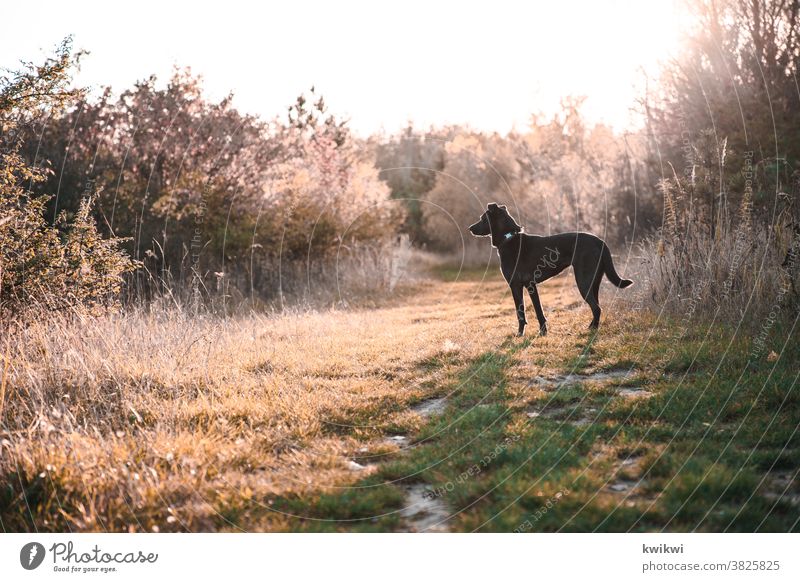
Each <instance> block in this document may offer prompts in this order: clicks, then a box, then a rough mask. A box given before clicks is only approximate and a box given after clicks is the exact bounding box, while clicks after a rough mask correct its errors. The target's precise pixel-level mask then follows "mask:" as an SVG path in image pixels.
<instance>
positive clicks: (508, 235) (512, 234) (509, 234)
mask: <svg viewBox="0 0 800 582" xmlns="http://www.w3.org/2000/svg"><path fill="white" fill-rule="evenodd" d="M518 234H519V233H518V232H507V233H505V234H504V235H503V240H501V241H500V242H499V243H498V245H497V248H498V249H499V248H500V247H501V246H503V245H504V244H506V243H507V242H508V241H510V240H511V239H512V238H514V237H515V236H517V235H518Z"/></svg>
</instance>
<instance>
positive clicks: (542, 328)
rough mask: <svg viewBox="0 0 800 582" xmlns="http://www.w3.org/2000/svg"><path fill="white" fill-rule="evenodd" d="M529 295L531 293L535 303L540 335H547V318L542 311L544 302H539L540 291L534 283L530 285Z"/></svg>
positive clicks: (534, 307)
mask: <svg viewBox="0 0 800 582" xmlns="http://www.w3.org/2000/svg"><path fill="white" fill-rule="evenodd" d="M528 293H530V296H531V301H533V309H534V310H535V311H536V319H538V320H539V333H540V334H542V335H547V318H546V317H545V316H544V311H542V302H541V301H539V291H538V289H536V285H535V284H534V282H533V281H531V282H530V283H528Z"/></svg>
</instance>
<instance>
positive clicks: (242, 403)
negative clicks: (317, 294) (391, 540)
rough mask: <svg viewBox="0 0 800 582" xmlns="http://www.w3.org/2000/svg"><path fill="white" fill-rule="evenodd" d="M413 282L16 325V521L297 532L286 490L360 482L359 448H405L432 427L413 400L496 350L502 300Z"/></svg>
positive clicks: (5, 451) (2, 437)
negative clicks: (242, 307)
mask: <svg viewBox="0 0 800 582" xmlns="http://www.w3.org/2000/svg"><path fill="white" fill-rule="evenodd" d="M364 274H365V275H367V274H369V272H367V273H364ZM396 275H397V274H396V273H394V275H393V273H391V272H390V273H388V274H387V275H386V278H385V279H384V281H385V282H388V283H387V284H391V282H392V280H393V279H392V277H393V276H396ZM414 285H415V286H416V290H417V292H415V293H414V294H409V295H408V296H406V295H404V293H405V292H406V290H407V289H406V288H405V287H404V285H403V282H402V279H401V280H397V281H395V287H394V288H393V289H392V291H391V292H389V291H386V292H385V293H384V296H385V297H384V299H383V302H384V306H383V308H382V309H377V310H376V309H364V308H359V307H352V308H351V309H348V310H342V309H340V308H338V307H328V308H325V309H311V308H309V307H308V306H303V307H299V306H296V307H294V308H291V309H286V310H284V311H282V312H280V311H277V310H276V311H273V312H267V311H262V312H257V311H253V310H250V311H248V312H246V313H236V314H233V315H227V316H226V315H224V314H222V313H220V312H213V311H211V310H195V309H192V306H191V305H184V304H181V302H180V301H173V300H171V298H169V297H168V296H163V297H162V298H161V299H159V300H158V301H154V302H151V303H150V304H148V305H142V306H128V307H126V308H125V309H124V310H122V311H120V312H117V313H105V314H103V315H100V316H93V317H89V316H87V315H85V314H82V313H80V312H78V311H72V312H70V313H61V314H50V315H48V316H47V317H41V318H39V319H36V320H27V321H25V322H24V323H23V322H18V323H16V324H14V325H13V327H6V328H5V329H4V332H5V333H4V334H3V339H4V340H5V341H3V342H2V343H3V345H2V349H3V351H4V353H3V366H1V367H0V373H2V386H3V391H4V394H3V398H2V400H0V402H1V403H2V404H0V406H2V411H0V427H1V429H0V484H1V485H0V522H1V523H0V526H1V527H2V528H3V529H4V530H6V531H30V530H33V529H38V530H48V531H85V530H93V531H103V530H113V531H120V530H122V531H127V530H131V531H153V530H155V529H158V530H161V531H165V530H175V531H181V530H191V531H199V530H202V531H208V530H221V529H236V528H237V527H248V528H252V529H277V530H280V529H289V528H290V527H291V525H290V524H291V518H289V517H287V516H284V515H282V514H279V513H275V512H272V511H270V501H271V500H272V499H274V498H275V497H276V496H288V497H291V496H298V495H310V494H312V493H314V492H317V493H318V492H319V491H324V490H326V488H330V487H334V486H341V485H343V484H347V483H348V482H350V481H352V480H353V479H356V478H357V477H360V476H361V474H356V473H354V472H353V470H352V468H350V467H349V464H348V461H349V459H351V458H353V457H354V456H356V455H359V454H361V453H359V452H358V451H362V450H363V449H364V448H365V447H368V448H369V452H370V454H390V453H391V452H392V451H393V450H396V445H392V444H389V443H386V442H385V441H384V440H383V439H384V437H385V436H386V434H387V433H388V434H392V433H393V432H394V431H401V432H402V431H413V430H414V429H415V428H417V427H418V426H419V423H420V422H421V419H420V418H419V417H418V416H417V415H415V414H413V413H412V412H410V410H409V405H410V403H412V402H414V401H416V400H419V399H421V398H424V397H428V396H431V395H432V393H435V391H436V390H437V389H439V387H440V386H443V385H446V382H445V381H444V377H445V376H446V375H447V374H449V373H451V371H452V370H454V369H455V368H457V367H458V366H459V365H462V364H463V362H464V361H465V360H466V359H467V358H470V357H474V356H476V355H477V354H479V353H480V352H481V350H483V349H484V342H483V341H482V340H481V341H477V340H474V339H472V338H483V336H484V335H485V331H483V325H484V324H483V322H482V321H481V318H485V317H486V316H490V315H492V314H495V313H496V311H497V310H496V309H495V308H494V307H493V306H492V305H491V304H488V303H485V302H484V301H480V302H479V303H478V304H477V305H476V306H475V309H474V310H473V311H472V312H471V313H470V318H469V320H468V321H465V320H464V318H463V310H464V306H465V305H466V304H468V303H469V302H470V301H475V296H474V293H472V294H470V293H469V292H468V291H465V290H464V291H462V290H461V289H460V288H459V287H458V285H460V284H452V285H451V286H448V287H447V288H443V287H441V286H440V285H428V284H426V283H425V282H424V281H416V282H415V283H414ZM498 333H499V332H498ZM463 338H467V339H463ZM434 358H440V359H441V361H438V360H437V362H438V363H437V365H436V366H430V365H429V362H430V361H432V359H434Z"/></svg>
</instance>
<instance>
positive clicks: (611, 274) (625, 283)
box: [602, 243, 633, 289]
mask: <svg viewBox="0 0 800 582" xmlns="http://www.w3.org/2000/svg"><path fill="white" fill-rule="evenodd" d="M602 261H603V272H604V273H605V274H606V277H608V280H609V281H611V282H612V283H613V284H614V285H616V286H617V287H619V288H620V289H625V287H630V286H631V285H633V281H631V280H630V279H622V278H620V276H619V275H618V274H617V270H616V269H615V268H614V261H613V259H612V258H611V251H610V250H608V245H607V244H605V243H603V259H602Z"/></svg>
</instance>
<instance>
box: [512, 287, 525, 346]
mask: <svg viewBox="0 0 800 582" xmlns="http://www.w3.org/2000/svg"><path fill="white" fill-rule="evenodd" d="M511 295H512V296H513V297H514V308H515V309H516V310H517V321H518V322H519V332H518V335H524V334H525V324H526V323H528V321H527V320H526V319H525V295H524V293H523V284H522V283H512V284H511Z"/></svg>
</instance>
